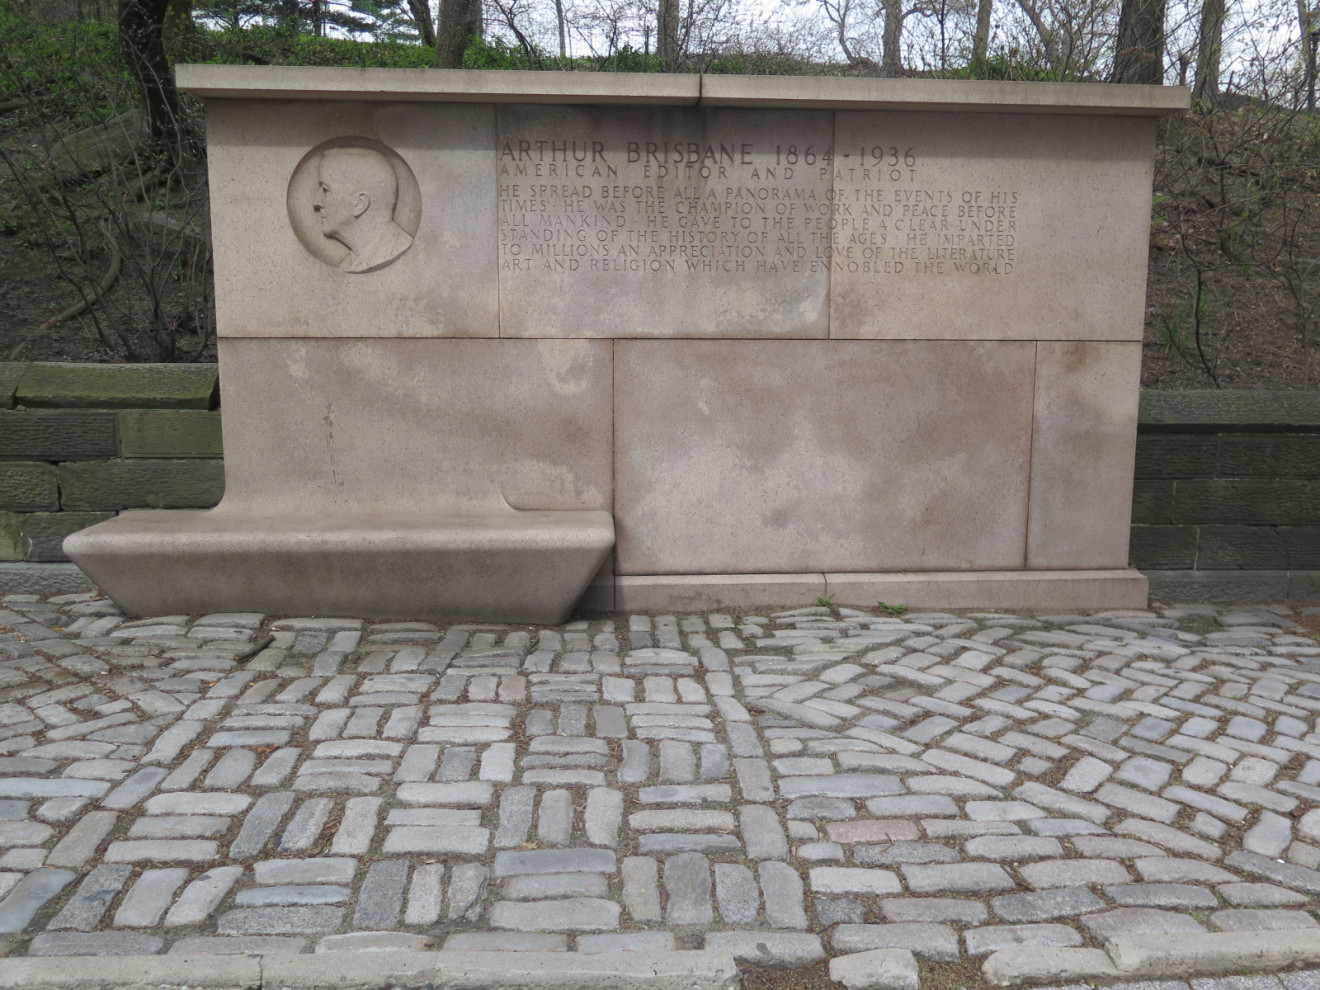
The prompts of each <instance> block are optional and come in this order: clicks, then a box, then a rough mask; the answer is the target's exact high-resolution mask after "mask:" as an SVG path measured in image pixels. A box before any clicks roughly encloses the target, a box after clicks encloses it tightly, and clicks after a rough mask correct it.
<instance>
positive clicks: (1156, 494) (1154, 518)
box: [1132, 480, 1177, 526]
mask: <svg viewBox="0 0 1320 990" xmlns="http://www.w3.org/2000/svg"><path fill="white" fill-rule="evenodd" d="M1176 484H1177V483H1176V482H1173V481H1140V480H1138V481H1134V482H1133V483H1132V522H1133V523H1134V524H1136V523H1140V524H1143V525H1148V526H1153V525H1158V524H1159V523H1171V522H1173V491H1174V486H1175V485H1176Z"/></svg>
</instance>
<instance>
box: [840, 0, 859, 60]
mask: <svg viewBox="0 0 1320 990" xmlns="http://www.w3.org/2000/svg"><path fill="white" fill-rule="evenodd" d="M851 8H852V0H841V2H840V4H839V21H838V24H839V48H840V49H842V50H843V57H844V58H846V59H847V60H848V64H849V65H851V64H853V63H854V62H856V61H857V59H856V56H854V55H853V50H852V46H851V45H850V44H848V13H849V11H850V10H851Z"/></svg>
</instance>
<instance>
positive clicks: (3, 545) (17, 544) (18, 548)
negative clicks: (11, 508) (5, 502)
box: [0, 512, 23, 560]
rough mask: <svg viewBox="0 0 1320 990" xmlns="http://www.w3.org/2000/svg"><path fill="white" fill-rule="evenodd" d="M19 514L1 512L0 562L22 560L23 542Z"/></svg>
mask: <svg viewBox="0 0 1320 990" xmlns="http://www.w3.org/2000/svg"><path fill="white" fill-rule="evenodd" d="M18 518H19V517H18V514H17V513H14V512H0V560H22V559H23V541H22V538H21V534H20V532H19V527H18Z"/></svg>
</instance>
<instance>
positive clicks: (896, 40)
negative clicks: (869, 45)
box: [880, 0, 903, 76]
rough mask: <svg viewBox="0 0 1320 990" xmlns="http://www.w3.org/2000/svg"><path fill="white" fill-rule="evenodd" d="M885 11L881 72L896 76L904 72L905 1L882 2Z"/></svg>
mask: <svg viewBox="0 0 1320 990" xmlns="http://www.w3.org/2000/svg"><path fill="white" fill-rule="evenodd" d="M880 7H881V9H882V10H883V11H884V15H885V25H884V33H883V34H882V35H881V40H880V70H881V74H882V75H886V76H896V75H898V74H899V73H901V72H902V71H903V60H902V53H901V51H900V49H899V46H900V44H901V43H902V41H903V0H880Z"/></svg>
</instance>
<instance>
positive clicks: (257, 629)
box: [0, 594, 1320, 990]
mask: <svg viewBox="0 0 1320 990" xmlns="http://www.w3.org/2000/svg"><path fill="white" fill-rule="evenodd" d="M1304 632H1305V630H1303V629H1301V628H1299V627H1297V626H1295V625H1294V623H1293V618H1292V613H1289V612H1288V610H1287V609H1281V608H1275V609H1267V608H1252V609H1250V610H1232V609H1222V608H1216V607H1213V606H1182V607H1169V608H1158V609H1157V610H1155V611H1149V612H1147V611H1113V612H1104V613H1100V614H1095V615H1089V616H1078V615H1036V616H1027V615H1012V614H1000V613H973V614H963V615H953V614H946V613H931V612H923V613H908V614H903V615H890V614H886V612H885V610H884V609H881V608H877V609H876V611H875V613H874V614H873V613H869V612H862V611H855V610H852V609H847V608H840V609H830V608H824V607H811V608H802V609H796V610H792V611H782V612H774V613H766V614H762V615H725V614H716V613H707V614H702V615H689V616H644V615H633V616H624V617H620V618H617V619H615V620H613V621H608V620H595V621H590V622H576V623H572V624H569V625H566V626H562V627H558V628H553V629H538V628H530V627H514V626H489V625H454V626H448V627H443V626H442V627H436V626H434V625H429V624H425V623H418V622H382V623H362V622H360V621H357V620H349V619H326V618H286V619H270V618H268V617H265V616H261V615H248V614H225V615H208V616H202V617H200V618H198V617H192V616H180V615H173V616H160V617H155V618H149V619H141V620H136V621H128V620H126V619H124V618H123V617H122V616H121V615H120V614H119V612H118V611H117V609H116V608H115V607H114V605H113V604H112V603H110V602H108V601H106V600H104V599H100V598H98V597H97V596H95V595H92V594H86V595H63V596H57V597H54V598H50V599H42V598H39V597H37V596H35V595H9V596H6V597H4V598H0V939H8V940H9V948H10V951H12V952H14V953H16V954H30V955H82V954H123V953H130V954H141V953H162V952H184V951H191V952H233V951H251V950H263V951H312V950H319V951H327V950H331V949H344V948H355V947H358V948H361V947H388V946H399V947H405V948H421V947H425V946H427V945H436V946H443V947H445V948H467V949H478V948H482V949H485V948H508V949H552V950H553V949H568V950H577V951H580V952H600V951H611V950H618V949H667V948H700V947H703V946H705V947H710V948H727V949H730V950H732V951H733V953H734V954H735V956H736V957H737V958H738V959H739V960H740V961H742V962H751V963H776V964H788V965H796V964H805V963H810V962H814V961H817V960H819V959H820V958H822V957H823V956H824V955H826V954H840V953H847V952H853V951H857V950H862V949H870V948H882V947H899V948H909V949H911V950H912V951H914V952H915V953H917V955H918V956H920V957H923V958H925V959H927V960H931V961H935V962H952V961H958V960H962V959H968V958H970V959H977V958H980V957H983V956H984V955H986V954H987V953H989V952H991V951H993V950H995V949H997V948H1000V947H1004V946H1008V945H1018V944H1035V945H1051V946H1076V945H1100V944H1102V943H1103V942H1104V940H1105V939H1106V938H1107V937H1108V936H1110V935H1112V934H1114V933H1171V934H1177V933H1181V932H1201V931H1206V930H1224V931H1238V930H1249V929H1279V928H1300V927H1306V928H1315V927H1317V921H1316V917H1315V914H1316V911H1317V901H1316V900H1315V896H1314V895H1316V894H1320V733H1318V732H1317V726H1316V717H1317V713H1320V646H1317V644H1316V642H1315V640H1314V639H1312V638H1311V637H1309V636H1307V635H1304ZM1276 982H1277V981H1276ZM1196 985H1197V984H1193V986H1196ZM1271 986H1274V984H1271ZM1237 990H1257V988H1255V987H1254V985H1253V986H1252V987H1245V986H1244V987H1243V988H1237ZM1295 990H1302V988H1295Z"/></svg>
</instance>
